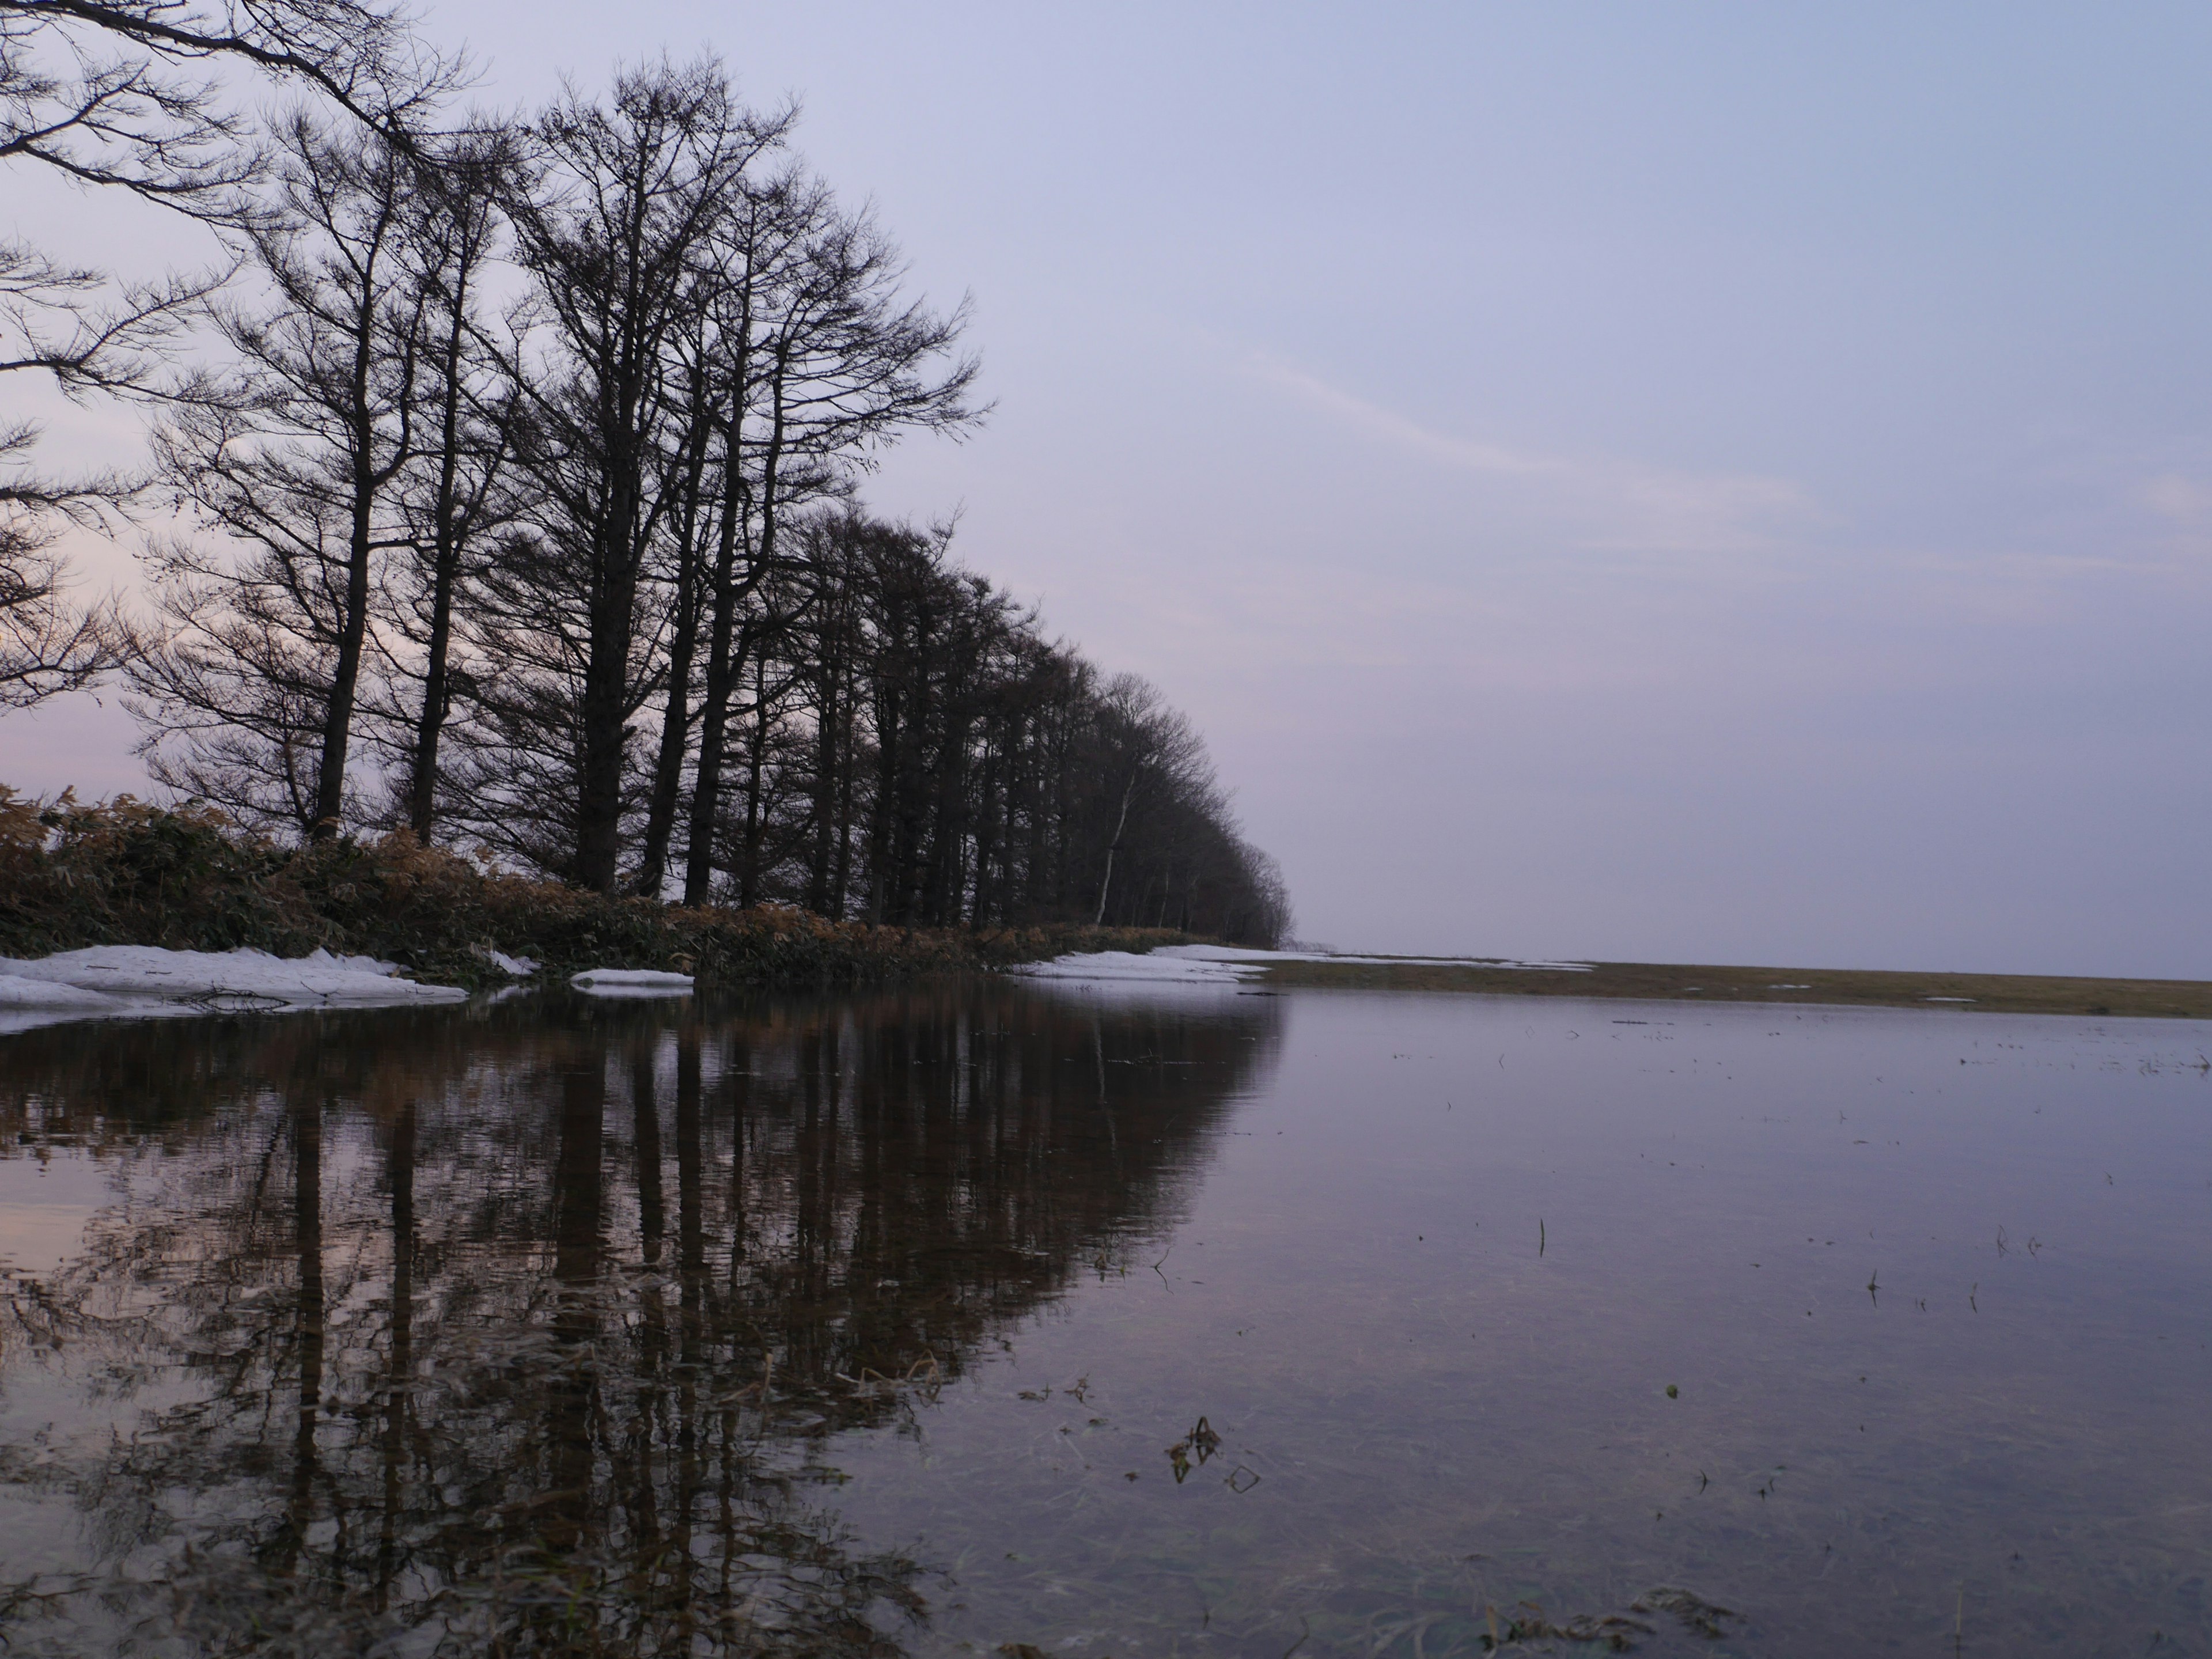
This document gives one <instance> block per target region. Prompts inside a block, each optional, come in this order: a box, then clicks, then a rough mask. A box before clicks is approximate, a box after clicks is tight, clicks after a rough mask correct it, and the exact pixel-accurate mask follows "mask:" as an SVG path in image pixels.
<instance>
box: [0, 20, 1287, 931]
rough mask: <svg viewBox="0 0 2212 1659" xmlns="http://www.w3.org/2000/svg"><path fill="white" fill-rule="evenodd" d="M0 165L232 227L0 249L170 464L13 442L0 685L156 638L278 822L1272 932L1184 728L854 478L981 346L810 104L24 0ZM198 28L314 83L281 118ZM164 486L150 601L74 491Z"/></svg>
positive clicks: (948, 420)
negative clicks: (94, 260)
mask: <svg viewBox="0 0 2212 1659" xmlns="http://www.w3.org/2000/svg"><path fill="white" fill-rule="evenodd" d="M240 19H244V20H245V27H246V33H244V34H240V33H237V29H238V27H240ZM0 39H4V43H5V44H6V46H8V48H9V50H8V52H6V53H4V54H0V159H6V160H9V161H18V162H23V163H27V164H40V163H43V164H45V165H46V166H48V167H52V168H55V169H57V170H58V171H60V172H62V173H65V174H67V175H69V176H70V177H72V178H74V179H77V180H78V181H80V182H82V183H85V184H88V185H94V186H96V187H100V188H102V189H106V190H109V191H122V192H132V193H135V194H137V196H139V197H149V198H151V199H154V200H156V201H159V202H161V203H162V204H165V205H167V206H169V207H172V208H174V209H176V210H179V211H180V212H182V213H185V214H186V215H190V216H195V217H197V218H198V219H201V220H203V221H204V222H207V223H209V224H210V225H211V226H212V227H214V228H215V229H216V233H217V234H218V236H219V237H220V239H221V240H222V244H223V246H226V247H227V248H228V249H229V250H230V252H231V255H232V258H233V259H234V265H233V267H232V268H230V269H226V270H216V271H213V272H210V273H207V274H205V275H203V276H191V277H178V278H174V279H172V280H170V281H167V282H166V283H160V284H156V285H154V286H150V287H149V286H139V287H131V286H129V285H126V284H121V283H115V282H112V281H110V280H108V279H106V277H105V276H103V275H102V274H101V273H100V272H97V271H92V270H76V269H72V268H68V267H65V266H64V265H63V264H59V263H58V262H56V261H52V260H50V259H47V258H45V257H44V256H43V255H42V254H40V252H38V251H37V250H36V249H34V248H33V247H30V246H27V245H21V244H15V245H9V246H6V247H4V248H0V286H4V288H5V289H6V293H5V295H4V297H6V298H8V299H9V300H10V301H12V311H11V313H9V314H11V315H12V321H9V322H6V323H0V328H6V329H10V330H12V331H13V332H14V333H15V335H16V336H19V337H20V338H19V339H10V340H9V341H7V342H4V344H6V345H7V346H8V347H9V348H10V349H8V350H6V351H4V352H0V356H5V357H7V358H9V359H10V360H12V364H11V366H14V367H18V368H24V369H27V370H29V371H32V372H36V373H45V374H49V375H51V376H52V377H53V378H54V379H55V380H57V381H58V383H59V384H60V386H62V387H63V389H64V391H66V392H70V393H71V394H73V395H78V396H92V395H99V396H126V397H133V398H141V399H143V400H145V401H147V402H148V403H149V404H151V405H152V406H153V407H154V408H155V411H156V414H155V441H154V447H153V461H152V468H151V471H149V472H145V473H142V474H129V475H126V473H125V471H122V470H120V469H118V470H117V471H112V472H110V473H107V474H104V475H102V476H100V477H88V478H82V479H77V480H73V481H69V480H57V479H53V478H50V477H43V476H40V475H37V474H35V473H34V472H33V470H32V467H31V456H30V452H31V448H32V446H33V442H34V441H35V438H36V432H35V429H34V428H32V427H31V426H28V425H21V426H18V427H16V428H13V429H10V430H9V431H5V432H0V463H5V464H6V466H7V468H8V471H7V473H6V477H5V480H4V483H0V704H12V705H15V706H19V707H20V706H26V705H27V704H30V703H32V702H37V701H40V700H41V699H43V698H44V697H46V696H52V695H53V694H54V693H55V692H57V691H58V690H66V689H69V688H70V687H73V686H81V685H83V684H90V683H93V682H94V681H95V680H97V679H99V678H101V677H102V676H105V675H108V674H112V673H118V672H119V673H120V674H121V675H122V676H123V677H124V678H125V683H126V686H127V697H126V701H127V702H128V703H129V705H130V706H131V708H132V709H133V711H134V712H135V713H136V714H137V716H138V718H139V719H140V720H141V722H142V725H143V729H144V731H145V734H146V735H145V740H144V743H143V754H144V756H145V757H146V760H147V763H148V766H149V770H150V771H151V773H152V775H154V776H155V779H156V780H157V781H160V782H161V783H162V784H164V785H165V786H167V787H169V788H171V789H173V790H174V791H175V792H177V793H179V795H181V796H185V797H187V798H191V799H199V800H203V801H205V802H207V803H210V804H211V805H214V806H216V807H217V808H219V809H220V810H221V811H222V812H224V813H225V814H227V815H228V817H230V819H231V820H232V821H233V822H234V823H238V824H240V826H242V827H244V828H246V829H249V830H253V831H258V832H264V833H274V834H278V835H283V836H294V837H296V838H299V839H301V840H305V841H310V842H312V841H316V840H321V839H326V838H331V837H336V836H342V835H343V834H345V833H347V832H350V831H356V830H362V829H408V830H410V831H411V832H412V835H413V836H414V838H415V839H416V841H417V842H420V843H421V844H422V845H425V846H429V845H434V844H446V845H452V846H459V847H463V848H470V849H471V850H476V849H481V850H483V851H485V852H488V853H489V854H492V855H494V856H495V858H496V859H497V860H500V861H501V863H502V864H504V865H506V866H507V867H510V868H513V869H517V870H520V871H526V872H538V873H542V874H544V875H548V876H551V877H554V878H558V879H560V880H562V881H564V882H567V883H569V884H574V885H575V886H577V887H580V888H583V889H586V890H592V891H595V892H598V893H601V894H607V895H616V894H633V895H637V896H644V897H648V898H653V899H659V898H663V897H676V896H680V897H681V898H682V900H683V901H684V902H685V903H687V904H690V905H694V906H696V905H702V904H706V903H710V902H726V903H732V904H737V905H740V906H751V905H754V904H757V903H760V902H765V901H781V902H789V903H795V904H799V905H803V906H805V908H808V909H811V910H813V911H816V912H817V913H819V914H821V915H825V916H829V917H831V918H838V919H848V918H849V919H855V920H860V921H869V922H874V923H884V924H893V925H900V926H914V925H921V926H954V925H967V926H1009V925H1018V926H1027V925H1033V924H1055V925H1056V924H1064V923H1071V922H1080V923H1085V924H1091V925H1098V924H1118V925H1124V926H1147V927H1171V928H1177V929H1182V930H1184V931H1188V932H1191V933H1204V934H1213V935H1219V936H1223V937H1227V938H1231V939H1239V940H1249V941H1257V942H1264V943H1273V942H1274V941H1276V940H1277V939H1279V937H1280V936H1281V935H1282V933H1284V932H1285V929H1286V927H1287V926H1288V921H1289V912H1288V906H1287V902H1286V899H1285V892H1284V889H1283V885H1282V883H1281V880H1280V878H1279V875H1278V873H1277V872H1276V870H1275V867H1274V866H1273V863H1272V861H1271V860H1268V859H1267V856H1266V855H1265V854H1261V853H1260V852H1259V851H1257V850H1256V849H1255V848H1252V847H1250V846H1249V844H1248V843H1246V842H1244V841H1243V838H1242V836H1240V834H1239V833H1238V830H1237V825H1236V822H1235V819H1234V817H1233V816H1232V815H1231V811H1230V810H1229V807H1228V804H1227V799H1226V797H1225V793H1224V792H1223V791H1222V789H1221V788H1220V787H1218V784H1217V782H1216V781H1215V779H1214V776H1213V774H1212V768H1211V766H1210V764H1209V763H1208V762H1207V760H1206V756H1205V752H1204V747H1203V744H1202V743H1201V742H1200V739H1199V738H1198V736H1197V735H1196V733H1195V732H1194V731H1193V730H1192V729H1191V728H1190V727H1189V726H1188V723H1187V722H1186V721H1185V720H1183V719H1182V716H1181V715H1179V714H1176V712H1175V711H1173V710H1172V709H1171V708H1168V707H1167V706H1166V705H1165V704H1164V702H1162V700H1161V699H1160V697H1159V696H1158V693H1157V692H1155V691H1154V690H1152V688H1151V687H1149V686H1148V685H1146V684H1144V683H1143V682H1141V681H1139V680H1137V679H1134V678H1130V677H1127V676H1109V675H1106V674H1103V673H1102V672H1101V671H1099V670H1097V669H1096V668H1095V667H1093V666H1092V665H1091V664H1090V663H1088V662H1087V661H1085V659H1083V658H1082V657H1081V656H1080V655H1079V654H1078V653H1076V652H1075V651H1073V649H1072V648H1070V647H1067V646H1066V645H1064V644H1061V643H1059V642H1056V641H1053V640H1052V639H1051V638H1050V637H1049V636H1048V635H1047V634H1046V633H1045V632H1044V631H1043V629H1042V625H1041V623H1040V622H1039V620H1038V618H1037V617H1036V615H1035V614H1034V613H1033V612H1031V611H1027V610H1025V609H1024V608H1023V607H1021V606H1020V605H1017V604H1015V603H1014V602H1013V601H1012V599H1010V598H1009V597H1008V596H1007V595H1006V593H1004V592H1000V590H998V589H996V588H995V587H994V586H993V585H992V584H990V583H989V582H987V580H984V579H982V578H981V577H980V576H977V575H975V574H972V573H970V572H969V571H967V570H965V569H963V568H961V567H960V566H959V565H958V564H957V562H955V561H954V560H953V558H952V557H951V553H950V550H949V541H950V531H949V528H947V527H945V526H932V527H928V528H915V527H914V526H908V525H902V524H894V523H888V522H885V521H884V520H880V519H878V518H877V517H874V516H872V515H871V514H869V513H867V512H866V510H865V509H864V508H863V507H861V506H860V503H859V501H858V499H857V496H856V494H855V490H856V486H857V483H858V482H859V480H860V478H861V477H863V476H864V475H865V473H866V471H867V470H868V469H869V467H870V466H871V465H872V464H873V462H874V459H876V457H878V455H879V454H880V453H881V451H882V449H883V448H884V446H886V445H888V444H890V443H893V442H896V441H898V440H899V439H901V438H902V437H903V436H905V435H909V434H913V433H918V432H920V433H939V434H950V435H959V434H961V433H963V432H964V431H966V430H969V429H970V428H973V426H974V425H975V422H977V421H978V420H979V419H980V418H981V415H982V413H983V412H984V411H983V410H982V409H981V407H980V406H979V405H978V404H977V403H976V402H975V398H974V395H973V388H974V383H975V374H976V365H975V360H974V359H973V358H972V357H971V356H966V355H964V354H963V349H962V347H961V338H962V336H963V331H964V327H965V323H966V318H965V310H964V307H957V308H955V309H953V310H951V311H950V312H941V311H938V310H933V309H932V308H931V307H928V306H927V305H926V304H924V303H922V302H921V301H918V300H916V299H914V298H911V297H909V296H908V295H906V294H905V293H904V292H903V291H902V265H901V261H900V258H899V255H898V253H897V251H896V248H895V247H894V246H892V245H891V244H890V241H889V240H888V239H887V238H886V237H885V236H884V234H883V233H882V232H881V231H880V230H879V229H878V228H877V227H876V225H875V224H874V223H873V222H872V220H871V218H870V216H868V215H867V214H866V212H864V211H854V210H849V209H847V208H845V207H843V206H842V205H841V204H839V203H838V202H837V200H836V197H835V196H834V195H833V193H832V192H831V191H829V188H828V187H827V186H826V185H824V184H823V182H822V181H821V180H820V179H817V178H816V177H815V176H814V175H812V174H811V173H809V172H807V171H806V170H805V167H803V166H802V165H801V164H800V163H799V161H796V160H795V159H794V158H793V155H791V152H790V149H789V139H790V133H791V129H792V125H793V112H792V111H791V110H788V109H781V110H775V111H768V112H763V111H759V110H755V109H752V108H750V107H748V106H744V104H743V103H741V102H740V101H739V100H738V99H737V97H736V95H735V94H734V93H733V91H732V88H731V85H730V82H729V81H728V78H727V76H726V75H725V73H724V72H723V71H722V70H721V69H720V66H719V65H717V64H714V63H712V62H708V61H702V62H697V63H692V64H668V63H665V62H664V63H661V64H655V65H651V66H647V67H644V68H640V69H635V70H629V71H626V72H623V73H622V74H620V75H618V76H617V78H616V81H615V83H614V85H613V88H612V89H611V92H610V93H609V94H607V95H606V96H605V97H604V98H595V97H591V96H587V95H586V94H583V93H580V92H579V91H577V90H575V89H574V88H570V89H568V90H567V91H565V92H564V93H563V94H562V95H561V96H560V97H558V98H557V99H556V100H553V101H552V102H551V103H550V105H548V106H546V107H544V109H542V110H540V111H538V112H535V113H533V114H530V115H528V116H526V117H520V118H486V117H483V116H479V115H470V116H468V117H467V118H453V116H452V114H451V112H450V106H451V102H452V94H453V88H454V87H455V86H456V85H457V84H458V83H459V80H460V79H461V78H462V77H461V76H460V74H459V70H458V69H457V68H456V66H455V65H454V64H451V63H448V62H446V61H444V60H441V59H440V58H438V57H437V56H436V55H435V53H433V52H430V51H428V48H426V47H425V46H423V44H422V41H421V40H419V38H417V37H416V36H415V35H414V34H413V33H411V32H410V30H409V29H408V28H406V27H404V20H403V19H402V18H401V17H400V16H399V15H398V14H397V13H396V12H393V11H391V10H388V9H381V8H380V5H379V4H378V3H375V0H367V3H363V0H273V3H271V4H270V5H267V6H263V7H257V8H255V9H253V10H252V12H251V13H250V14H236V15H234V14H232V13H231V12H229V11H227V10H222V9H220V8H218V7H216V6H213V5H210V7H209V8H208V9H206V10H205V11H204V13H203V12H201V11H199V10H196V9H194V8H193V6H192V5H191V3H189V0H187V3H184V4H179V3H175V0H125V3H121V4H111V3H106V0H93V3H88V4H85V5H82V6H72V7H71V8H70V9H69V10H67V11H66V12H58V11H56V10H54V9H52V7H50V6H47V5H46V4H44V3H41V0H0ZM209 64H222V65H228V66H229V67H230V68H232V69H234V70H235V72H236V76H237V77H238V78H239V79H240V81H241V82H252V84H256V85H258V84H261V83H262V82H263V81H264V80H265V78H266V77H268V76H274V77H276V80H277V82H279V83H281V84H283V85H284V86H285V87H287V88H289V89H290V90H291V91H292V92H294V93H295V94H298V100H297V101H295V104H294V105H293V106H292V107H291V108H290V109H289V111H288V112H287V113H286V114H285V115H284V116H283V118H281V119H279V120H276V121H274V122H251V121H248V120H246V119H245V118H243V117H242V116H241V115H240V106H238V105H236V104H234V103H230V102H226V101H225V99H224V94H223V92H222V86H221V84H220V82H218V81H216V80H210V78H208V76H207V73H206V70H207V65H209ZM156 508H158V509H159V512H160V513H161V517H160V519H159V520H158V521H157V522H158V527H159V530H160V532H161V533H160V534H159V535H158V536H156V537H155V538H153V540H152V543H151V548H152V550H151V553H150V555H149V563H150V571H149V574H150V580H149V595H150V600H151V611H152V614H151V615H150V617H129V616H126V615H125V612H124V611H122V610H121V609H120V608H119V607H116V606H114V605H106V606H93V607H89V608H87V607H82V606H76V605H72V604H71V603H70V599H69V598H68V596H67V594H66V593H65V592H64V579H65V575H66V572H65V570H64V567H63V565H62V563H61V562H60V560H59V559H58V556H56V553H55V538H56V535H57V533H58V530H59V529H60V527H61V526H64V524H66V523H67V522H69V521H70V520H72V519H74V520H76V521H78V522H79V523H82V524H91V523H94V522H96V521H104V522H106V523H107V524H109V525H110V526H114V525H115V524H117V523H118V522H120V520H118V519H117V518H116V517H115V516H114V515H116V514H118V513H130V514H133V515H135V516H136V517H137V519H138V520H140V521H142V522H143V521H144V520H146V519H147V518H148V517H149V514H150V513H151V512H152V511H153V510H154V509H156Z"/></svg>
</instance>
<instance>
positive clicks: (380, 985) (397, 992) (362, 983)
mask: <svg viewBox="0 0 2212 1659" xmlns="http://www.w3.org/2000/svg"><path fill="white" fill-rule="evenodd" d="M398 975H399V969H398V966H397V965H396V964H395V963H389V962H379V961H377V960H376V959H375V958H374V957H334V956H332V955H331V953H330V952H329V951H316V952H314V953H313V955H312V956H305V957H289V958H287V957H272V956H270V954H269V953H268V952H267V951H249V950H237V951H165V950H162V949H161V948H160V947H159V946H158V945H93V946H91V947H89V948H88V949H86V950H82V951H61V952H60V953H58V955H54V956H51V957H33V958H30V959H27V960H26V959H21V958H15V957H0V1010H4V1011H6V1015H7V1018H6V1019H5V1024H4V1029H6V1030H23V1029H26V1028H27V1027H28V1026H32V1025H43V1024H51V1023H52V1022H53V1021H55V1020H60V1019H85V1018H100V1017H103V1016H105V1017H110V1018H114V1017H131V1016H140V1017H143V1016H146V1015H158V1014H177V1013H191V1012H197V1011H198V1010H200V1009H204V1008H206V1007H210V1006H240V1005H241V1004H242V1005H244V1006H250V1007H253V1008H261V1009H267V1010H269V1011H270V1012H287V1011H290V1010H294V1009H301V1008H380V1007H391V1006H399V1005H406V1004H413V1003H431V1002H459V1001H460V1000H463V999H464V998H465V997H466V996H467V995H468V993H467V992H466V991H464V990H463V989H461V988H460V987H459V986H457V985H418V984H416V982H415V981H413V980H410V979H401V978H400V977H399V976H398Z"/></svg>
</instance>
